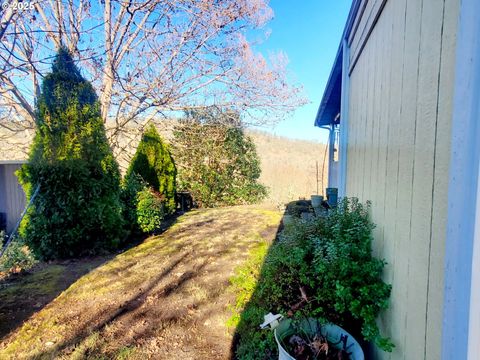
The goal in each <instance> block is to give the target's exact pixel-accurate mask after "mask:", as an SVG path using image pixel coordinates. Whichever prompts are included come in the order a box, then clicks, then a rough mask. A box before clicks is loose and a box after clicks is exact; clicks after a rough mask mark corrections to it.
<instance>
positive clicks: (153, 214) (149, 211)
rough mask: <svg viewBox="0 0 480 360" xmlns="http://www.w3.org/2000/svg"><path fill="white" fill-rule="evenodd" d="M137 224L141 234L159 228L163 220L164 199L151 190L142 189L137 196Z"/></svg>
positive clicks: (164, 212)
mask: <svg viewBox="0 0 480 360" xmlns="http://www.w3.org/2000/svg"><path fill="white" fill-rule="evenodd" d="M137 201H138V202H137V223H138V226H139V227H140V230H142V231H143V232H146V233H148V232H153V231H155V230H158V229H159V228H160V225H161V224H162V221H163V219H164V218H165V214H166V211H165V199H164V198H163V196H162V195H161V194H159V193H157V192H155V191H154V190H153V189H151V188H144V189H143V190H141V191H140V192H139V193H138V194H137Z"/></svg>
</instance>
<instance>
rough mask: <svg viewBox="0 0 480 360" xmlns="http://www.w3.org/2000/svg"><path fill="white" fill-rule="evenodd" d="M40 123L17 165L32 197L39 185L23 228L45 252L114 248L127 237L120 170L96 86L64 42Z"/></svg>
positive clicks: (48, 80) (40, 105)
mask: <svg viewBox="0 0 480 360" xmlns="http://www.w3.org/2000/svg"><path fill="white" fill-rule="evenodd" d="M36 122H37V130H36V134H35V138H34V141H33V145H32V147H31V149H30V157H29V161H28V163H27V164H26V165H24V166H23V167H22V168H21V170H20V171H19V178H20V181H21V182H22V184H23V186H24V188H25V191H26V193H27V196H28V197H30V196H31V195H32V194H33V192H34V191H35V188H36V187H37V185H39V184H40V191H39V193H38V196H37V197H36V198H35V201H34V202H33V206H32V207H31V208H30V210H29V212H28V214H27V216H26V218H25V219H24V221H23V223H22V229H21V234H22V236H23V237H24V238H25V240H26V242H27V243H28V245H29V246H30V247H31V249H32V250H33V252H34V253H35V254H36V255H37V256H38V257H40V258H43V259H52V258H68V257H75V256H80V255H86V254H92V253H96V252H98V251H99V250H104V249H112V248H115V247H116V246H117V245H118V244H119V240H120V239H121V238H122V236H123V234H122V228H123V226H122V224H123V220H122V206H121V202H120V173H119V170H118V164H117V163H116V161H115V159H114V157H113V154H112V151H111V149H110V147H109V144H108V142H107V138H106V135H105V128H104V125H103V120H102V118H101V115H100V103H99V101H98V99H97V96H96V94H95V91H94V89H93V87H92V85H91V84H90V82H88V81H87V80H85V79H84V78H83V77H82V75H81V73H80V71H79V69H78V68H77V67H76V66H75V64H74V62H73V60H72V57H71V55H70V54H69V53H68V51H67V50H65V49H60V50H59V52H58V54H57V56H56V58H55V60H54V63H53V66H52V72H51V73H50V74H48V75H47V76H46V77H45V78H44V81H43V85H42V91H41V95H40V96H39V98H38V99H37V109H36Z"/></svg>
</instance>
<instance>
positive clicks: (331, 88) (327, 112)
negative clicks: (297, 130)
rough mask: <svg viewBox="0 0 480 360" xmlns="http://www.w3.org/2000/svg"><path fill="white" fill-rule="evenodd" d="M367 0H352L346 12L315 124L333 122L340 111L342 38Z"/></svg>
mask: <svg viewBox="0 0 480 360" xmlns="http://www.w3.org/2000/svg"><path fill="white" fill-rule="evenodd" d="M367 1H368V0H353V2H352V7H351V8H350V13H349V14H348V18H347V23H346V25H345V29H344V30H343V35H342V38H341V40H340V45H339V47H338V51H337V55H336V57H335V62H334V63H333V67H332V71H331V72H330V77H329V78H328V82H327V86H326V87H325V90H324V92H323V97H322V101H321V102H320V107H319V108H318V112H317V116H316V118H315V126H326V125H330V124H333V123H334V122H335V118H336V117H337V115H338V114H339V113H340V105H341V97H342V67H343V39H348V37H349V35H350V32H351V31H352V28H353V25H354V22H355V18H356V16H357V14H358V11H359V9H360V5H361V3H362V2H363V3H366V2H367Z"/></svg>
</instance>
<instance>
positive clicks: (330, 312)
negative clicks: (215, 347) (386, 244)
mask: <svg viewBox="0 0 480 360" xmlns="http://www.w3.org/2000/svg"><path fill="white" fill-rule="evenodd" d="M368 206H369V205H368V204H367V206H364V205H362V204H361V203H359V202H358V200H356V199H350V200H349V199H344V200H343V201H342V202H340V204H339V206H338V208H337V209H336V210H333V211H331V212H330V213H329V214H328V215H327V216H325V217H321V218H316V219H315V220H313V221H309V222H304V221H300V220H296V221H295V222H294V223H293V224H291V225H288V226H286V228H285V230H284V231H283V232H282V234H281V235H280V239H279V240H278V241H277V242H276V243H274V244H273V245H272V246H271V248H270V250H269V252H268V254H267V256H266V257H265V261H264V263H263V267H262V270H261V273H260V277H259V280H258V284H257V287H256V288H255V290H254V291H253V290H251V288H252V287H251V286H249V287H248V288H242V286H239V285H235V287H236V291H237V292H238V293H239V295H238V299H241V298H245V297H250V296H251V299H250V301H249V303H248V304H247V305H246V307H245V309H244V311H243V313H242V314H241V315H240V320H239V323H238V327H237V339H238V345H237V349H236V354H237V356H238V358H240V359H270V358H273V357H272V355H271V354H272V353H275V351H274V349H275V348H276V345H275V343H274V341H272V338H271V335H270V334H269V332H267V331H261V330H258V325H259V324H260V323H261V322H263V315H265V314H266V313H268V312H270V311H272V312H274V313H282V314H284V315H289V316H293V317H302V318H303V317H315V318H319V319H321V320H323V321H326V322H333V323H335V324H338V325H340V326H342V327H343V328H345V329H346V330H347V331H348V332H350V333H351V334H352V335H353V336H355V337H356V338H357V339H362V338H363V339H364V340H367V341H374V342H375V343H376V344H377V346H379V347H380V348H381V349H383V350H385V351H391V350H392V348H393V344H392V343H391V342H390V340H389V339H387V338H383V337H382V336H381V335H380V332H379V329H378V327H377V324H376V322H375V319H376V317H377V316H378V314H379V312H380V311H381V310H382V309H385V308H386V307H387V306H388V298H389V296H390V291H391V286H390V285H388V284H385V283H384V282H383V281H382V280H381V272H382V269H383V267H384V265H385V263H384V261H383V260H379V259H376V258H374V257H372V255H371V242H372V229H373V224H372V223H371V222H370V220H369V218H368ZM257 263H259V262H257ZM257 266H260V265H257ZM240 271H242V270H240ZM234 280H235V278H234ZM237 280H238V279H237ZM237 282H238V281H237ZM234 284H235V281H234ZM248 292H250V293H248ZM246 293H247V294H246ZM307 300H308V301H307ZM236 311H237V312H238V311H239V307H238V308H237V309H236ZM235 316H237V317H238V316H239V315H238V314H237V315H235V314H234V318H235ZM258 349H261V350H258Z"/></svg>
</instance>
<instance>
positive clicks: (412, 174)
mask: <svg viewBox="0 0 480 360" xmlns="http://www.w3.org/2000/svg"><path fill="white" fill-rule="evenodd" d="M380 3H382V4H383V2H382V1H380V0H377V1H372V4H371V5H370V6H367V7H366V9H367V10H369V9H373V10H372V11H375V9H379V11H380V10H381V11H380V12H379V13H378V14H376V15H375V13H372V11H370V10H369V11H366V10H365V11H364V15H363V16H366V15H365V14H367V15H368V16H369V19H370V20H369V19H363V20H360V21H358V24H359V27H358V29H357V31H356V34H355V36H354V37H352V38H351V39H350V43H351V44H353V45H354V46H355V51H352V52H351V61H354V63H352V67H351V73H350V94H349V96H350V99H349V120H348V134H349V135H348V154H347V162H348V163H347V181H346V184H347V185H346V186H347V188H346V191H347V194H348V196H357V197H359V198H360V199H361V200H362V201H366V200H371V201H372V203H373V204H372V218H373V220H374V222H375V223H376V224H377V228H376V229H375V231H374V237H375V244H374V251H375V253H376V254H378V255H379V256H382V257H384V258H385V260H386V261H387V262H388V265H387V267H386V271H385V274H384V277H385V280H386V281H388V282H390V283H392V285H393V290H392V298H391V303H390V308H389V309H388V311H386V312H385V313H384V314H382V316H381V318H380V319H379V323H380V326H381V328H382V329H383V331H384V333H385V334H386V335H388V336H390V337H391V338H392V339H393V341H394V343H395V345H396V348H395V350H394V352H393V353H391V354H387V353H383V352H381V351H377V352H376V357H377V358H383V359H390V358H391V359H408V360H410V359H432V360H436V359H440V350H441V332H442V308H443V259H444V243H445V228H446V213H447V208H446V200H447V199H446V194H447V186H448V183H447V182H448V168H449V159H450V140H449V139H450V136H449V135H450V125H451V124H450V119H451V111H452V103H451V99H452V97H453V96H452V95H453V78H454V60H455V33H456V29H457V20H458V9H459V0H388V1H386V3H384V7H383V9H382V7H381V6H379V4H380ZM374 5H375V6H374ZM372 18H373V19H374V18H376V19H377V21H376V22H375V23H372V21H371V19H372ZM362 26H364V27H368V26H373V27H372V28H371V29H368V28H367V29H365V28H362ZM365 34H369V36H368V37H366V39H363V40H362V39H361V37H365ZM365 40H366V41H365ZM362 42H363V44H362ZM357 49H361V51H360V52H359V51H358V50H357Z"/></svg>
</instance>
